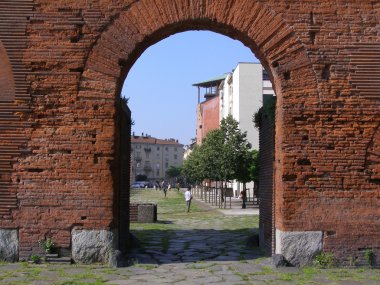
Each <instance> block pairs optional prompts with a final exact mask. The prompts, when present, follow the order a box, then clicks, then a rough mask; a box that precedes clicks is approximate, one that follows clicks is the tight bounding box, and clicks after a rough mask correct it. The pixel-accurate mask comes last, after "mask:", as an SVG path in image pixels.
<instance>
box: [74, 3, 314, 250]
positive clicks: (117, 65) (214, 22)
mask: <svg viewBox="0 0 380 285" xmlns="http://www.w3.org/2000/svg"><path fill="white" fill-rule="evenodd" d="M186 3H187V2H186V1H176V2H175V1H172V2H170V3H169V2H168V4H167V5H165V6H159V4H156V3H155V2H154V1H153V2H152V1H139V2H137V3H135V4H133V5H132V6H131V7H129V9H128V10H126V11H123V12H121V13H120V14H119V15H118V16H117V17H115V19H114V20H113V22H112V23H110V25H109V26H107V28H106V29H105V31H104V32H103V33H102V35H101V36H100V37H99V38H98V40H97V42H96V44H95V45H94V46H93V48H92V50H91V51H90V53H89V56H88V58H87V60H86V63H85V68H84V72H83V74H82V78H81V81H80V85H79V92H78V98H79V99H80V98H88V97H94V96H96V95H95V94H101V93H102V92H104V86H106V90H107V94H109V95H108V98H109V99H112V98H115V97H117V96H118V95H119V93H120V91H121V88H122V83H123V81H124V79H125V77H126V76H127V74H128V71H129V70H130V68H131V67H132V65H133V64H134V62H135V61H136V60H137V59H138V57H139V56H140V55H141V54H142V53H143V52H144V50H145V49H147V48H148V47H149V46H151V45H153V44H155V43H156V42H158V41H160V40H162V39H165V38H166V37H168V36H170V35H173V34H176V33H179V32H183V31H188V30H211V31H213V32H217V33H220V34H223V35H226V36H229V37H231V38H233V39H237V40H239V41H241V42H242V43H243V44H245V45H246V46H247V47H249V48H250V49H251V50H252V52H253V53H254V54H255V55H256V57H257V58H258V59H259V60H260V61H261V63H262V64H263V65H264V67H265V68H266V69H267V71H268V72H269V74H270V76H271V79H272V82H273V84H274V88H275V90H276V94H277V106H278V108H277V116H276V117H277V121H276V145H277V146H278V147H277V149H276V152H275V153H276V162H277V164H278V165H277V166H276V174H275V180H277V181H278V182H277V183H276V199H277V201H276V221H274V216H273V215H272V211H273V209H272V207H274V206H273V205H274V204H273V197H271V201H268V203H267V208H265V209H263V207H262V216H266V218H265V220H266V222H265V223H266V225H265V229H266V231H267V232H268V233H267V234H266V236H268V235H271V238H269V240H265V244H266V248H267V250H268V251H274V248H273V247H274V243H272V242H273V240H272V239H274V236H275V235H274V231H275V230H274V222H276V227H277V228H279V229H281V230H286V228H284V227H283V225H284V224H285V223H286V221H283V215H282V212H283V211H287V210H286V206H284V204H283V203H282V201H283V199H282V196H283V190H284V189H285V188H286V185H285V184H284V183H283V176H284V175H287V173H283V166H282V165H284V164H291V161H289V156H288V157H286V156H285V155H284V149H283V148H282V147H281V146H282V144H283V143H284V142H286V140H287V139H288V138H286V137H285V136H289V135H291V132H289V131H288V132H287V134H284V133H283V129H284V127H283V122H284V121H289V120H291V116H293V115H294V114H297V113H299V112H301V113H302V112H303V106H304V105H307V104H310V105H312V104H313V103H316V102H318V101H319V97H318V96H319V94H318V88H317V78H316V73H315V71H314V70H313V68H312V64H311V61H310V59H309V58H308V56H307V52H306V48H305V46H304V45H303V43H302V41H301V40H300V39H299V38H298V37H297V34H296V33H295V32H294V30H293V29H292V28H291V27H290V26H289V25H288V24H287V23H286V22H285V21H284V19H283V18H282V17H281V16H280V15H279V14H278V13H276V12H274V11H273V10H272V9H270V8H268V7H267V6H266V5H265V4H262V3H255V2H254V1H245V2H244V3H243V4H242V3H241V2H233V3H232V4H231V3H230V1H224V2H220V1H218V4H210V5H205V6H204V9H197V7H192V6H191V5H190V6H187V4H186ZM194 5H195V4H194ZM100 82H102V83H101V84H99V83H100ZM304 90H308V96H307V98H306V97H305V96H303V95H304ZM289 99H291V100H289ZM306 100H307V102H306ZM295 101H297V102H298V104H299V105H298V106H302V107H300V108H298V107H295V106H294V102H295ZM283 110H288V112H286V113H283ZM287 116H289V117H288V118H287ZM290 159H294V158H290ZM273 183H274V182H273ZM267 190H268V191H269V190H271V189H267ZM271 204H272V205H271Z"/></svg>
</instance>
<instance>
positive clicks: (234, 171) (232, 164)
mask: <svg viewBox="0 0 380 285" xmlns="http://www.w3.org/2000/svg"><path fill="white" fill-rule="evenodd" d="M220 130H221V132H222V133H223V135H224V142H223V151H222V168H221V169H222V180H224V181H227V180H233V179H238V177H239V175H240V174H239V173H240V172H241V171H243V169H245V167H246V166H247V165H248V164H247V163H248V162H249V159H248V152H249V150H250V148H251V145H250V143H249V142H248V141H247V133H246V132H242V131H241V130H240V129H239V123H238V121H236V120H235V119H234V118H233V117H232V116H231V115H228V116H227V117H226V118H225V119H222V121H221V122H220Z"/></svg>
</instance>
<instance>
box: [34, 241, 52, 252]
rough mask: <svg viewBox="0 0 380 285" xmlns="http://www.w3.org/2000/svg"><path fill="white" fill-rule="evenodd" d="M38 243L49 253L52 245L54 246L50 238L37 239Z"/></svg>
mask: <svg viewBox="0 0 380 285" xmlns="http://www.w3.org/2000/svg"><path fill="white" fill-rule="evenodd" d="M38 245H39V246H40V248H41V249H42V250H44V251H45V252H46V253H51V251H52V249H53V246H54V242H53V240H52V239H51V238H47V239H41V240H39V241H38Z"/></svg>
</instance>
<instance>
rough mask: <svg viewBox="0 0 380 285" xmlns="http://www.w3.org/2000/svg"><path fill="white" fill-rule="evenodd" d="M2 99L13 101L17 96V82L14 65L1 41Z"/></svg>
mask: <svg viewBox="0 0 380 285" xmlns="http://www.w3.org/2000/svg"><path fill="white" fill-rule="evenodd" d="M0 90H1V92H0V100H1V101H12V100H14V98H15V82H14V79H13V72H12V66H11V64H10V62H9V58H8V55H7V51H6V50H5V48H4V46H3V44H2V42H1V41H0Z"/></svg>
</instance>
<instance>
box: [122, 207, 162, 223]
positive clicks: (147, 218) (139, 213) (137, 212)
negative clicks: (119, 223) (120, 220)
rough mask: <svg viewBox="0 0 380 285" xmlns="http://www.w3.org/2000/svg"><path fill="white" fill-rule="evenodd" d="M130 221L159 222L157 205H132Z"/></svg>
mask: <svg viewBox="0 0 380 285" xmlns="http://www.w3.org/2000/svg"><path fill="white" fill-rule="evenodd" d="M129 221H131V222H139V223H154V222H157V204H146V203H144V204H130V205H129Z"/></svg>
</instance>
